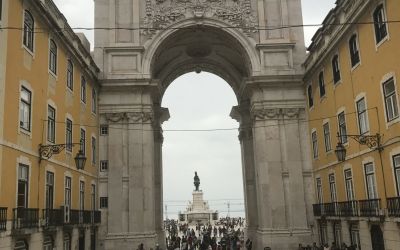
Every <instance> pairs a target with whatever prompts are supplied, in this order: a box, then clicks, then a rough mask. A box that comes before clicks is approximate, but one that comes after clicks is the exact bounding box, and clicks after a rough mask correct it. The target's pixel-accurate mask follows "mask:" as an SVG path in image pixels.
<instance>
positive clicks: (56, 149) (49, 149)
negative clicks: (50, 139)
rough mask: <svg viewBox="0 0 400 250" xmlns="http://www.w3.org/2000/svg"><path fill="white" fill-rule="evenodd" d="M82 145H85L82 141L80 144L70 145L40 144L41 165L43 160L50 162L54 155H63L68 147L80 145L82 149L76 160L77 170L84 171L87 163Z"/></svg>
mask: <svg viewBox="0 0 400 250" xmlns="http://www.w3.org/2000/svg"><path fill="white" fill-rule="evenodd" d="M82 144H83V141H82V140H81V141H80V142H79V143H69V144H48V145H43V144H39V164H40V162H41V161H42V160H43V159H46V160H48V159H50V158H51V157H52V156H53V154H59V153H61V152H62V151H63V150H64V149H65V147H67V146H75V145H80V146H81V148H80V149H79V151H78V153H77V154H76V156H75V158H74V160H75V164H76V168H77V169H84V167H85V163H86V156H85V154H84V153H83V150H82Z"/></svg>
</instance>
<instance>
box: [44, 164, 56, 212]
mask: <svg viewBox="0 0 400 250" xmlns="http://www.w3.org/2000/svg"><path fill="white" fill-rule="evenodd" d="M53 204H54V173H52V172H48V171H47V172H46V208H47V209H53Z"/></svg>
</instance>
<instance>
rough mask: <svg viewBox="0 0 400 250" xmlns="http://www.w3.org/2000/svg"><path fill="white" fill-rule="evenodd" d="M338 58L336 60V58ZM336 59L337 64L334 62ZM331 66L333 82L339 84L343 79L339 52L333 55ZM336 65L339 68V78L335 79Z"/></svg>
mask: <svg viewBox="0 0 400 250" xmlns="http://www.w3.org/2000/svg"><path fill="white" fill-rule="evenodd" d="M335 59H336V60H335ZM334 60H335V64H334ZM331 66H332V79H333V84H334V85H335V86H336V85H337V84H339V83H340V82H341V81H342V72H341V70H340V58H339V53H337V54H335V55H334V56H333V57H332V60H331ZM335 67H337V70H338V72H339V79H337V80H336V79H335Z"/></svg>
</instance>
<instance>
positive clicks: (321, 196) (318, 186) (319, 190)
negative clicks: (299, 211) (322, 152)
mask: <svg viewBox="0 0 400 250" xmlns="http://www.w3.org/2000/svg"><path fill="white" fill-rule="evenodd" d="M315 186H316V191H317V192H316V195H317V201H318V204H322V203H324V191H323V188H322V179H321V177H320V176H317V177H316V178H315Z"/></svg>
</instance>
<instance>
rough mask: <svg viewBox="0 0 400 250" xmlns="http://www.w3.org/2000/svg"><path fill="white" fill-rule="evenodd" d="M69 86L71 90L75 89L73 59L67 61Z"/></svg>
mask: <svg viewBox="0 0 400 250" xmlns="http://www.w3.org/2000/svg"><path fill="white" fill-rule="evenodd" d="M67 87H68V88H69V89H70V90H73V89H74V64H73V63H72V60H71V59H68V62H67Z"/></svg>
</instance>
